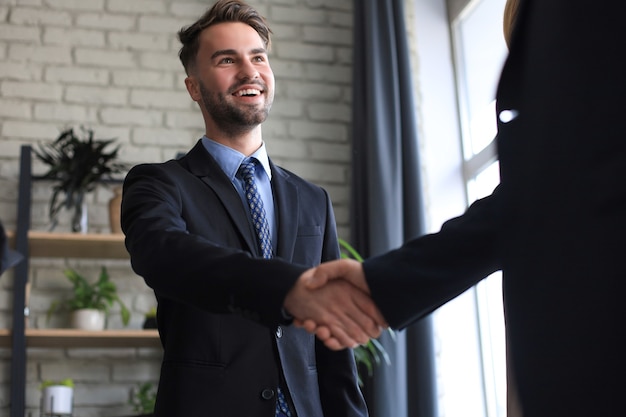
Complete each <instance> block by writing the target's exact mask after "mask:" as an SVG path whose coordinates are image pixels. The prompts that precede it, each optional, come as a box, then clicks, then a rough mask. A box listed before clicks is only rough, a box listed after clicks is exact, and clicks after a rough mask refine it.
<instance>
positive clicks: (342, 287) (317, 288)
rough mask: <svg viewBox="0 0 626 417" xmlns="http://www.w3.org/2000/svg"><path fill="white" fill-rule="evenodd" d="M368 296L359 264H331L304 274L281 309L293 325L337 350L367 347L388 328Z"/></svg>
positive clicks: (349, 262)
mask: <svg viewBox="0 0 626 417" xmlns="http://www.w3.org/2000/svg"><path fill="white" fill-rule="evenodd" d="M359 271H360V273H359ZM360 276H362V278H359V277H360ZM336 278H344V279H336ZM331 280H332V281H331ZM368 293H369V289H368V287H367V283H366V282H365V277H364V276H363V269H362V268H361V265H360V263H359V262H356V261H350V260H343V261H333V262H328V263H324V264H322V265H320V266H318V267H317V268H313V269H310V270H308V271H306V272H305V273H303V274H302V275H301V276H300V278H299V280H298V281H297V282H296V284H295V285H294V287H293V288H292V289H291V291H290V292H289V293H288V294H287V297H286V298H285V304H284V306H285V308H286V309H287V311H289V313H290V314H291V315H293V316H294V317H295V318H296V320H295V324H296V325H299V326H301V327H304V328H305V329H306V330H307V331H309V332H311V333H313V332H315V333H316V335H317V336H318V338H320V340H322V341H323V342H324V343H325V344H326V346H327V347H329V348H330V349H334V350H339V349H344V348H346V347H355V346H356V345H358V344H362V343H366V342H367V341H368V340H369V339H370V338H372V337H378V336H380V333H381V328H382V327H387V324H386V322H385V319H384V317H383V316H382V314H381V313H380V311H379V310H378V308H377V307H376V305H375V304H374V302H373V301H372V300H371V298H370V297H369V296H368Z"/></svg>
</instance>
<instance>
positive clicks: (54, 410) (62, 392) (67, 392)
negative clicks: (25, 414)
mask: <svg viewBox="0 0 626 417" xmlns="http://www.w3.org/2000/svg"><path fill="white" fill-rule="evenodd" d="M73 401H74V389H73V388H72V387H66V386H64V385H51V386H49V387H45V388H44V389H43V392H42V395H41V413H42V415H43V416H71V415H72V404H73Z"/></svg>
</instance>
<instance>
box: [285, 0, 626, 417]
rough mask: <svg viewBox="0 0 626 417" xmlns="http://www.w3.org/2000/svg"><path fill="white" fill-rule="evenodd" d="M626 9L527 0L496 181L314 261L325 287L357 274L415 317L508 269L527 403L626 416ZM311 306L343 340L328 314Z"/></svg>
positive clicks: (544, 414) (502, 114) (536, 414)
mask: <svg viewBox="0 0 626 417" xmlns="http://www.w3.org/2000/svg"><path fill="white" fill-rule="evenodd" d="M509 3H513V0H509ZM624 15H626V3H624V2H622V1H613V0H600V1H596V2H593V3H590V2H587V1H583V0H553V1H545V0H519V8H518V9H517V15H516V16H515V17H514V19H515V22H514V29H513V33H512V36H511V38H510V52H509V56H508V58H507V61H506V64H505V66H504V69H503V72H502V75H501V78H500V83H499V87H498V92H497V95H496V100H497V104H496V107H497V117H498V138H497V140H498V155H499V160H500V176H501V182H500V185H499V186H498V187H497V189H496V190H495V191H494V193H493V194H491V195H490V196H488V197H486V198H484V199H481V200H478V201H476V202H474V203H473V204H472V205H471V206H470V207H469V208H468V209H467V211H466V212H465V213H464V214H463V215H462V216H459V217H457V218H455V219H451V220H449V221H447V222H446V223H445V224H444V225H443V226H442V228H441V230H440V231H439V232H438V233H433V234H429V235H426V236H423V237H420V238H417V239H414V240H411V241H408V242H406V243H405V244H404V245H402V247H400V248H397V249H395V250H392V251H390V252H388V253H385V254H380V255H377V256H374V257H371V258H369V259H366V260H365V262H363V263H362V264H361V263H358V262H351V261H349V260H346V261H345V262H344V261H343V260H339V261H331V262H329V263H326V264H322V266H320V267H319V269H318V270H317V271H315V278H316V279H317V281H316V282H317V285H319V284H320V283H323V282H324V281H325V280H326V279H329V278H345V279H347V280H349V281H351V282H353V283H354V284H355V285H360V286H361V287H362V289H363V290H364V291H371V296H372V298H373V299H374V301H375V302H376V304H377V305H378V306H379V307H380V309H381V311H382V313H383V315H384V317H385V318H386V319H387V322H388V323H389V325H391V326H392V327H394V328H404V327H405V326H407V325H409V324H410V323H412V322H414V321H415V320H417V319H419V318H421V317H423V316H425V315H427V314H429V313H431V312H432V311H433V310H435V309H436V308H438V307H439V306H441V305H442V304H444V303H446V302H447V301H448V300H450V299H452V298H454V297H456V296H458V295H459V294H461V293H462V292H464V291H465V290H467V289H468V288H470V287H471V286H473V285H475V284H476V283H478V282H479V281H480V280H482V279H483V278H484V277H486V276H488V275H489V274H491V273H492V272H494V271H497V270H502V279H503V284H502V286H503V297H504V314H505V322H506V335H507V348H508V352H507V354H508V356H507V363H508V366H509V369H508V371H509V372H510V376H511V378H512V382H513V385H514V386H515V387H516V389H517V400H518V404H517V405H518V407H517V410H516V413H515V415H523V416H524V417H555V416H559V417H561V416H568V417H589V416H594V417H608V416H616V415H623V414H624V401H623V399H622V398H623V393H624V392H625V391H626V378H624V375H626V355H625V354H624V341H626V326H625V323H626V304H625V303H624V295H625V294H626V262H624V254H625V253H626V181H624V173H625V172H626V140H625V134H624V123H623V119H624V114H626V100H625V99H624V97H626V81H625V78H624V74H626V61H624V60H623V59H621V58H620V51H624V48H625V47H624V45H626V30H624V25H623V17H624ZM390 272H392V273H390ZM305 276H306V275H305ZM312 286H313V285H312ZM290 298H291V296H288V299H287V300H286V302H285V306H286V307H287V308H288V309H290V308H291V309H292V310H293V308H292V307H291V306H292V302H291V301H290ZM293 305H294V306H295V303H293ZM344 305H345V304H344ZM294 311H295V310H294ZM294 315H295V314H294ZM296 317H297V315H296ZM299 318H302V319H306V318H307V317H304V316H303V317H299ZM308 318H309V319H310V320H309V321H306V322H305V325H306V326H307V328H308V329H309V330H317V331H318V336H319V337H322V338H323V339H324V340H326V342H327V343H328V344H329V346H331V347H333V348H340V347H341V346H342V343H341V342H337V341H336V340H334V337H333V329H332V327H333V326H327V325H326V324H325V319H322V318H316V317H314V316H310V317H308ZM316 323H317V325H318V326H319V327H317V329H316V327H315V324H316Z"/></svg>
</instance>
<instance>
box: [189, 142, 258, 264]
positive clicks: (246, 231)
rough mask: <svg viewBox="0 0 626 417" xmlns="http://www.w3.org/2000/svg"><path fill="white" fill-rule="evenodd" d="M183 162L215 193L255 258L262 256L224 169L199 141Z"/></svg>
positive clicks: (238, 198) (244, 212) (239, 200)
mask: <svg viewBox="0 0 626 417" xmlns="http://www.w3.org/2000/svg"><path fill="white" fill-rule="evenodd" d="M182 160H183V162H186V163H187V164H188V167H189V171H190V172H191V173H192V174H194V175H195V176H197V177H198V178H200V179H201V180H202V181H203V182H204V183H205V184H207V185H208V186H209V187H210V188H211V189H212V190H213V191H214V192H215V195H216V196H217V198H218V199H219V200H220V201H221V203H222V204H223V205H224V207H225V208H226V212H227V213H228V215H229V216H230V218H231V220H232V222H233V224H234V225H235V227H236V228H237V229H238V230H239V232H240V233H241V235H242V236H243V238H244V240H245V242H246V244H247V245H248V249H249V250H250V252H251V253H253V254H254V255H255V256H260V255H259V248H258V245H257V243H256V236H255V235H254V230H253V228H252V225H251V224H250V221H249V219H248V213H247V212H246V210H245V208H244V206H243V204H242V202H241V197H240V196H239V194H238V193H237V191H236V190H235V187H234V186H233V184H232V183H231V181H230V179H229V178H228V177H227V176H226V174H224V171H222V168H220V166H219V165H218V164H217V162H216V161H215V159H213V157H212V156H211V154H209V153H208V152H207V151H206V149H205V148H204V146H203V145H202V142H201V141H198V143H197V144H196V146H194V147H193V148H192V149H191V150H190V151H189V153H188V154H187V155H185V156H184V157H183V158H182Z"/></svg>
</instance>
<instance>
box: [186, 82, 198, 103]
mask: <svg viewBox="0 0 626 417" xmlns="http://www.w3.org/2000/svg"><path fill="white" fill-rule="evenodd" d="M185 87H187V92H188V93H189V96H191V99H192V100H193V101H195V102H198V101H200V99H201V98H202V95H201V94H200V86H199V84H198V80H196V78H195V77H193V76H191V75H189V76H187V78H185Z"/></svg>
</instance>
